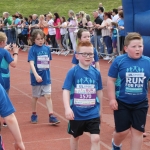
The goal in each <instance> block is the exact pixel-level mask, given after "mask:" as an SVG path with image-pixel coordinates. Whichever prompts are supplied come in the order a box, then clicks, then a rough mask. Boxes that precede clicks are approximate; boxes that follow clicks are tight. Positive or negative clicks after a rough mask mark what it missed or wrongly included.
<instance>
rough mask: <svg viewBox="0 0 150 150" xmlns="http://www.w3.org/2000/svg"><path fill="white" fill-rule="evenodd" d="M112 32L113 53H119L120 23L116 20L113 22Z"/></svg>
mask: <svg viewBox="0 0 150 150" xmlns="http://www.w3.org/2000/svg"><path fill="white" fill-rule="evenodd" d="M111 25H112V26H111V27H110V28H111V32H112V46H113V54H114V55H116V54H117V27H118V24H117V23H116V22H111Z"/></svg>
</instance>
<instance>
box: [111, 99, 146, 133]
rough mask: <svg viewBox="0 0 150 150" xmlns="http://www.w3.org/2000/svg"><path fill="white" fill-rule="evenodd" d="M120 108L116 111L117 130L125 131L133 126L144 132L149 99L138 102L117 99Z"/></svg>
mask: <svg viewBox="0 0 150 150" xmlns="http://www.w3.org/2000/svg"><path fill="white" fill-rule="evenodd" d="M117 102H118V110H115V111H114V119H115V129H116V132H122V131H125V130H127V129H129V128H131V127H133V128H134V129H136V130H138V131H140V132H144V131H145V124H146V116H147V111H148V107H149V106H148V100H145V101H142V102H140V103H138V104H126V103H124V102H121V101H119V100H117Z"/></svg>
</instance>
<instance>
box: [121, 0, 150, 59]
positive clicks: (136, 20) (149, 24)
mask: <svg viewBox="0 0 150 150" xmlns="http://www.w3.org/2000/svg"><path fill="white" fill-rule="evenodd" d="M122 6H123V12H124V23H125V31H126V33H128V32H138V33H140V34H141V35H142V37H143V39H144V52H143V54H144V55H146V56H149V57H150V0H122Z"/></svg>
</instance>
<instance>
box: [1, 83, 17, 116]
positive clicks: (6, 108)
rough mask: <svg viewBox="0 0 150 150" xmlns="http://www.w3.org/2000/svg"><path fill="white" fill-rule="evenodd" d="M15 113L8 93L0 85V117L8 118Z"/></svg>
mask: <svg viewBox="0 0 150 150" xmlns="http://www.w3.org/2000/svg"><path fill="white" fill-rule="evenodd" d="M14 112H15V108H14V107H13V105H12V103H11V101H10V99H9V97H8V95H7V93H6V91H5V90H4V88H3V87H2V85H1V84H0V116H2V117H3V118H4V117H7V116H9V115H11V114H12V113H14Z"/></svg>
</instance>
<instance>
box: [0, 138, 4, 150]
mask: <svg viewBox="0 0 150 150" xmlns="http://www.w3.org/2000/svg"><path fill="white" fill-rule="evenodd" d="M0 150H4V144H3V141H2V137H1V136H0Z"/></svg>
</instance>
